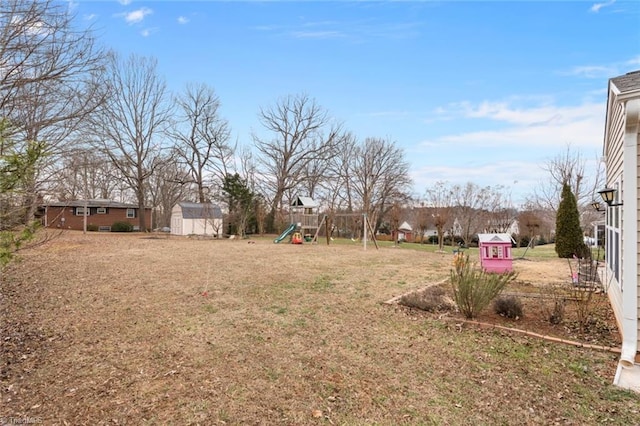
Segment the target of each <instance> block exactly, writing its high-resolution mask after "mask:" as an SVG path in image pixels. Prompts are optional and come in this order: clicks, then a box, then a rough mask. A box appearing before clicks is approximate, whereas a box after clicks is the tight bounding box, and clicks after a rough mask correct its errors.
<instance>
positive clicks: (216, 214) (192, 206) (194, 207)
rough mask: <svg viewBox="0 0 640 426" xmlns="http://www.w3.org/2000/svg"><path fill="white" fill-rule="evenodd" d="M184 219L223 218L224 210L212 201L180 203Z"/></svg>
mask: <svg viewBox="0 0 640 426" xmlns="http://www.w3.org/2000/svg"><path fill="white" fill-rule="evenodd" d="M178 205H179V206H180V210H181V212H182V218H183V219H222V210H221V209H220V207H218V206H216V205H215V204H212V203H189V202H186V201H184V202H181V203H178Z"/></svg>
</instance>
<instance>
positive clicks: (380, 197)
mask: <svg viewBox="0 0 640 426" xmlns="http://www.w3.org/2000/svg"><path fill="white" fill-rule="evenodd" d="M347 164H348V165H347V167H348V169H347V170H346V173H345V175H346V176H348V181H347V182H345V185H347V187H348V190H347V191H348V193H349V194H348V197H349V198H350V200H351V202H353V203H354V204H355V203H357V204H359V205H360V210H361V211H362V212H363V213H366V214H367V215H368V217H369V221H370V223H372V224H375V229H377V228H379V226H380V220H381V219H382V217H383V216H384V215H385V213H386V212H387V211H388V210H389V209H390V208H391V206H392V205H393V203H395V202H399V203H401V204H402V203H404V202H406V201H407V200H408V198H409V196H408V189H409V186H410V184H411V178H410V177H409V163H408V162H407V161H406V160H405V158H404V152H403V151H402V149H400V148H398V147H397V146H396V144H395V142H393V141H390V140H388V139H381V138H367V139H365V140H364V143H363V144H362V145H356V146H355V147H354V149H353V156H352V158H351V159H350V161H349V162H348V163H347Z"/></svg>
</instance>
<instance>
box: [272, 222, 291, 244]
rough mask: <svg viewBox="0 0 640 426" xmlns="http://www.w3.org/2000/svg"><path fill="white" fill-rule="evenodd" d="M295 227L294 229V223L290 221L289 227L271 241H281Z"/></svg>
mask: <svg viewBox="0 0 640 426" xmlns="http://www.w3.org/2000/svg"><path fill="white" fill-rule="evenodd" d="M295 229H296V224H295V223H292V224H291V225H289V227H288V228H287V229H285V230H284V232H283V233H282V234H280V236H279V237H278V238H276V239H275V240H273V242H274V243H279V242H280V241H282V240H284V239H285V238H287V235H289V234H290V233H292V232H293V231H295Z"/></svg>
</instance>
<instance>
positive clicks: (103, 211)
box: [96, 207, 107, 214]
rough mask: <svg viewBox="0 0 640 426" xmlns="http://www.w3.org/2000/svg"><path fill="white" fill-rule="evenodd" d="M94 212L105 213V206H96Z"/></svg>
mask: <svg viewBox="0 0 640 426" xmlns="http://www.w3.org/2000/svg"><path fill="white" fill-rule="evenodd" d="M96 213H98V214H107V208H106V207H98V208H97V209H96Z"/></svg>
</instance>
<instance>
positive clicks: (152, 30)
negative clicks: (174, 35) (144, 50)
mask: <svg viewBox="0 0 640 426" xmlns="http://www.w3.org/2000/svg"><path fill="white" fill-rule="evenodd" d="M157 32H158V29H157V28H145V29H144V30H142V31H140V35H141V36H142V37H149V36H150V35H151V34H154V33H157Z"/></svg>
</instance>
